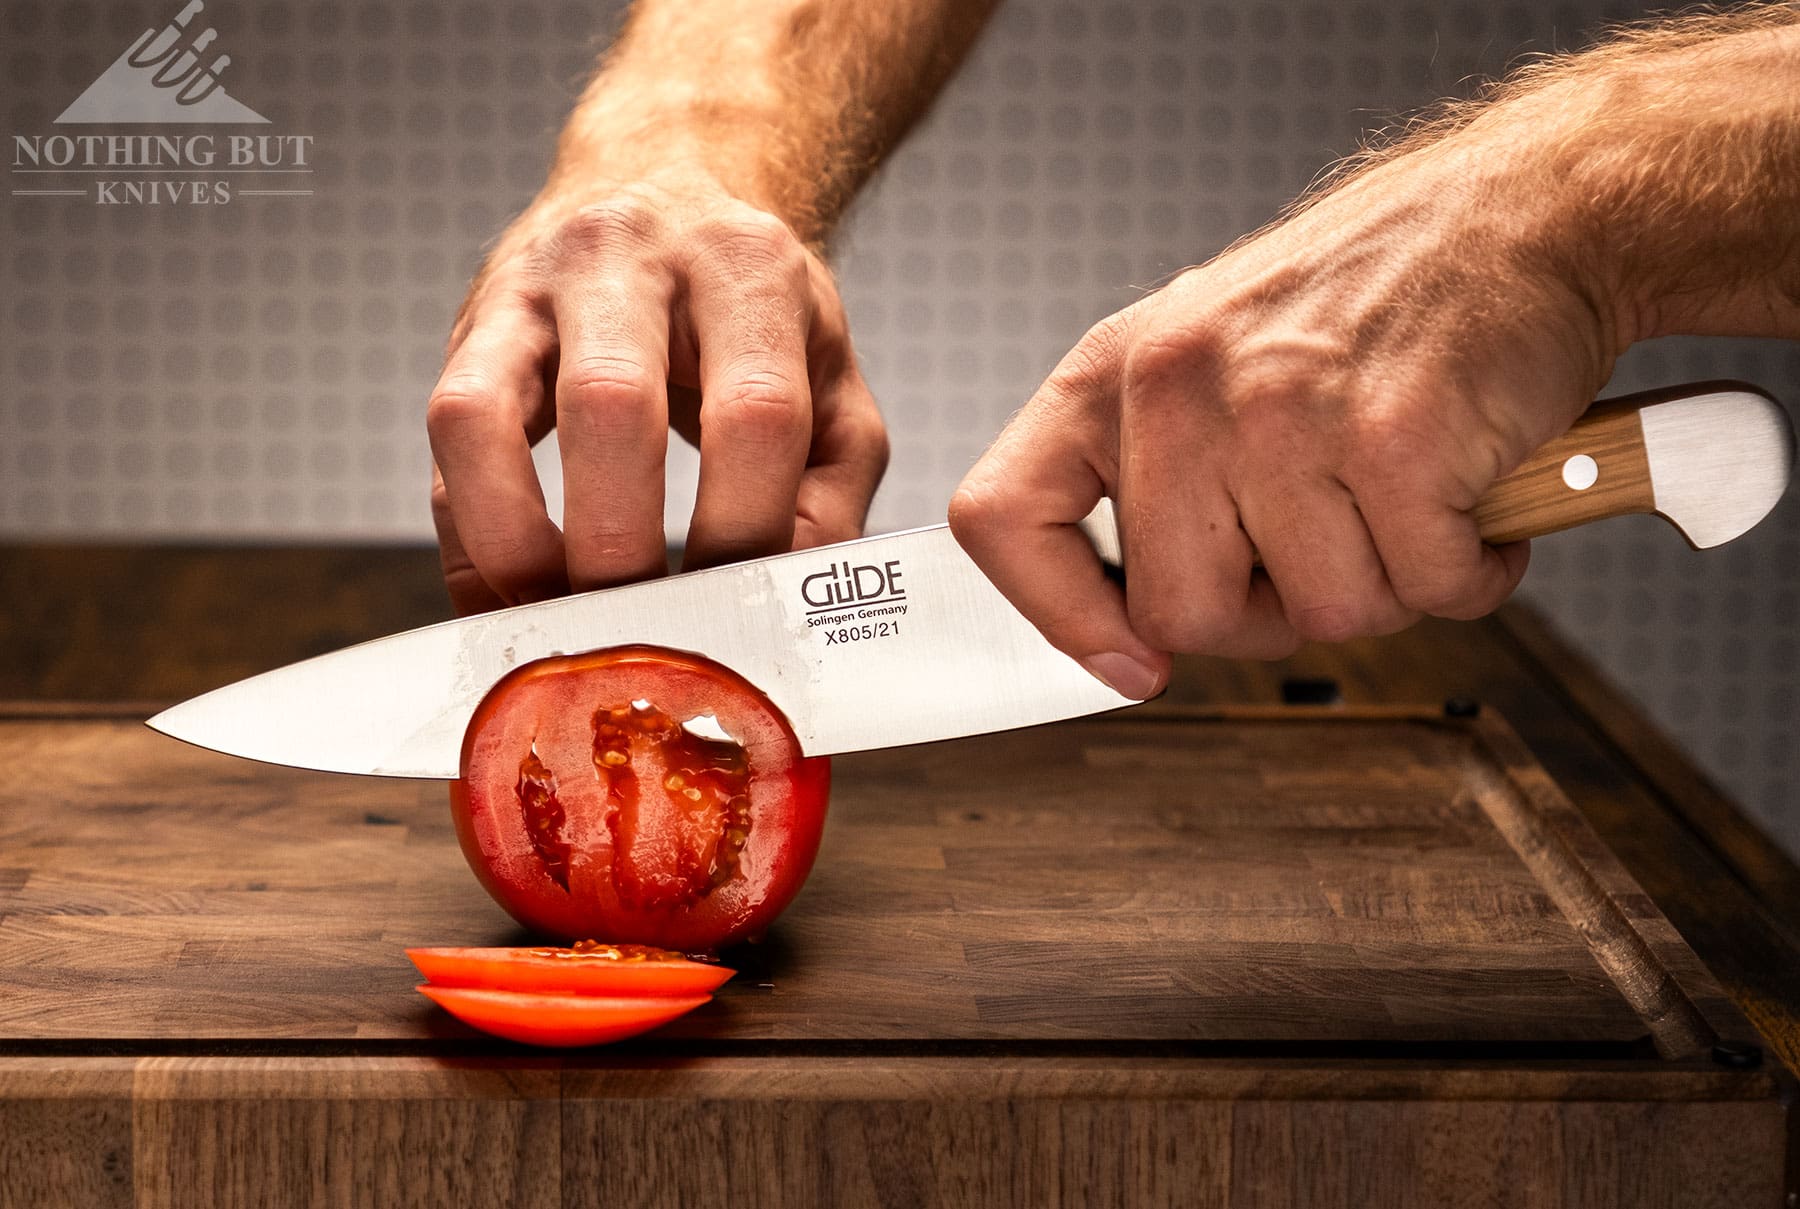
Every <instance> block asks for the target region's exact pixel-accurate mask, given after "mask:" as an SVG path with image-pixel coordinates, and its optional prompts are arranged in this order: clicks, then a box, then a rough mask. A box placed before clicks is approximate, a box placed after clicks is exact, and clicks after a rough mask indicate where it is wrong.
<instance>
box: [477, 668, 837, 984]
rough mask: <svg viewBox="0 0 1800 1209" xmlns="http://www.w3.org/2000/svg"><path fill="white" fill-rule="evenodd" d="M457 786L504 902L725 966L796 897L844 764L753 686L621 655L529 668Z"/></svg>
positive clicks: (481, 723) (481, 731) (499, 704)
mask: <svg viewBox="0 0 1800 1209" xmlns="http://www.w3.org/2000/svg"><path fill="white" fill-rule="evenodd" d="M461 771H462V775H461V777H460V779H459V780H458V781H456V782H455V783H454V784H453V785H452V786H451V804H452V811H453V815H454V817H455V821H456V827H457V835H458V837H459V839H460V840H461V842H462V846H463V852H464V854H465V855H466V856H467V857H468V859H469V862H470V864H471V866H472V867H473V868H474V870H475V873H476V875H477V876H478V877H479V878H480V879H481V882H482V884H483V885H484V886H486V887H487V889H488V891H489V893H490V894H492V895H493V896H494V898H495V900H496V901H498V902H499V903H500V905H501V906H503V907H505V908H506V909H507V910H508V911H509V912H511V913H512V915H513V916H514V918H516V919H518V920H519V921H520V922H521V923H523V924H525V925H526V926H527V927H529V928H532V929H533V930H535V931H538V932H541V933H546V934H548V935H551V936H556V937H561V938H573V937H578V936H605V937H607V938H609V939H610V940H615V941H620V942H626V943H636V944H646V945H657V946H662V947H665V948H671V949H680V950H684V951H688V952H707V951H714V950H716V949H718V948H719V947H721V946H723V945H727V944H731V943H733V942H734V941H737V940H741V939H743V938H745V937H747V936H753V935H756V934H758V933H760V932H762V931H763V930H764V929H766V928H767V927H768V925H769V923H770V922H771V921H772V920H773V919H774V918H775V916H776V915H777V914H779V912H780V911H781V910H782V909H783V908H784V907H786V906H787V904H788V902H789V901H790V900H792V898H793V896H794V895H795V894H796V893H798V892H799V889H800V886H801V883H802V882H804V881H805V878H806V874H807V873H808V872H809V871H810V869H811V867H812V862H813V858H814V856H815V855H816V854H817V851H818V844H819V838H820V834H821V832H822V830H823V828H824V818H825V805H826V798H827V795H828V792H829V787H830V763H829V761H827V760H825V759H822V758H821V759H807V758H805V756H804V755H803V753H802V752H801V750H800V744H799V740H798V739H797V738H796V737H795V735H794V732H793V728H792V727H791V726H790V725H789V724H788V722H787V719H786V718H785V717H783V716H782V714H781V711H780V710H779V709H777V708H776V707H775V706H774V704H773V703H772V702H770V701H769V700H768V698H767V697H765V696H764V695H763V694H762V693H760V692H759V691H757V690H756V688H755V687H753V686H752V685H750V684H749V683H748V682H747V681H745V680H744V679H743V678H742V677H740V676H738V675H736V674H735V673H733V672H731V671H730V670H729V669H727V668H725V667H722V666H721V665H719V664H717V663H713V662H712V661H710V660H707V659H705V658H703V657H701V656H698V655H690V654H686V653H683V652H677V651H669V650H664V649H661V648H654V647H642V646H635V647H619V648H614V649H612V650H606V651H596V652H592V653H589V654H583V655H572V656H557V657H554V658H550V659H542V660H538V661H536V662H534V663H530V664H527V665H525V666H523V667H520V668H517V669H515V670H514V671H513V672H511V673H510V674H508V675H507V676H506V677H505V678H504V679H502V680H501V681H500V682H499V683H498V684H496V685H495V686H494V687H493V688H492V689H491V690H489V692H488V695H487V696H486V697H485V698H484V699H483V700H482V702H481V704H480V705H479V706H478V707H477V708H476V710H475V713H474V716H473V717H472V718H471V719H470V723H469V729H468V732H467V734H466V735H465V737H464V741H463V757H462V770H461Z"/></svg>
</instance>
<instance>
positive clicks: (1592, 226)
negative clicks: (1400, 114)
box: [1549, 5, 1800, 338]
mask: <svg viewBox="0 0 1800 1209" xmlns="http://www.w3.org/2000/svg"><path fill="white" fill-rule="evenodd" d="M1760 15H1762V16H1764V17H1765V18H1766V19H1768V20H1771V21H1772V20H1781V21H1783V24H1780V25H1768V26H1760V25H1759V26H1757V27H1753V28H1749V29H1742V30H1738V31H1735V32H1724V33H1720V34H1717V35H1714V36H1710V37H1704V36H1703V37H1699V38H1696V39H1694V40H1692V41H1687V40H1686V39H1684V38H1682V37H1681V36H1680V33H1679V29H1680V27H1673V28H1672V29H1671V31H1670V37H1669V38H1668V41H1669V43H1670V44H1669V45H1667V46H1666V47H1665V46H1660V45H1659V44H1658V40H1657V39H1654V38H1652V39H1648V40H1646V41H1645V42H1644V43H1643V44H1642V46H1641V47H1640V48H1636V53H1631V54H1624V55H1621V56H1620V57H1619V58H1618V59H1617V60H1616V61H1615V62H1612V63H1608V64H1605V65H1604V66H1603V68H1602V69H1601V70H1600V71H1599V72H1598V73H1597V79H1598V82H1599V84H1600V90H1599V97H1600V99H1599V100H1598V101H1597V103H1596V104H1595V107H1594V109H1595V112H1594V114H1593V116H1592V118H1591V119H1589V120H1588V122H1587V128H1589V129H1591V130H1592V131H1593V132H1594V136H1593V138H1592V139H1591V141H1590V142H1589V144H1588V145H1586V146H1583V145H1582V144H1583V140H1582V139H1580V138H1579V137H1577V138H1572V139H1570V140H1569V141H1568V142H1567V143H1566V144H1564V145H1563V146H1561V147H1559V148H1556V149H1555V154H1554V155H1553V156H1552V159H1551V163H1550V168H1549V170H1550V171H1551V172H1552V173H1554V174H1555V175H1557V176H1561V177H1564V178H1566V180H1567V182H1568V187H1569V194H1570V197H1571V201H1572V203H1573V213H1574V216H1575V217H1574V221H1575V222H1576V223H1577V224H1579V225H1582V226H1583V227H1584V229H1585V234H1586V236H1587V238H1588V239H1590V240H1591V241H1592V243H1593V245H1594V246H1595V248H1596V249H1598V250H1599V254H1600V255H1601V256H1602V257H1604V266H1603V271H1604V272H1605V275H1606V276H1607V277H1608V278H1610V285H1611V288H1612V290H1613V292H1614V295H1615V297H1616V298H1617V299H1618V300H1619V303H1620V305H1621V307H1622V308H1623V311H1624V317H1623V320H1622V325H1621V326H1622V330H1623V331H1624V332H1625V333H1626V334H1628V335H1633V336H1636V337H1638V338H1647V337H1651V336H1662V335H1673V334H1682V333H1686V334H1699V335H1746V336H1749V335H1757V336H1789V337H1795V336H1800V7H1795V6H1789V5H1782V6H1778V7H1776V8H1771V9H1767V10H1763V13H1762V14H1760ZM1739 19H1740V20H1742V18H1739ZM1697 28H1704V27H1697Z"/></svg>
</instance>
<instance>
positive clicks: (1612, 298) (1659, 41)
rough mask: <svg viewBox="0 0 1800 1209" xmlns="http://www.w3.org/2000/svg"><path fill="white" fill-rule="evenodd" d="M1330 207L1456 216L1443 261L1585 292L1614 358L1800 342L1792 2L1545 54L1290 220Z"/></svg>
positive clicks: (1388, 148)
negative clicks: (1762, 338)
mask: <svg viewBox="0 0 1800 1209" xmlns="http://www.w3.org/2000/svg"><path fill="white" fill-rule="evenodd" d="M1326 198H1332V199H1333V201H1334V204H1336V205H1337V206H1338V210H1334V213H1336V212H1339V211H1341V208H1342V203H1346V202H1347V203H1349V204H1350V205H1351V206H1352V207H1353V208H1355V207H1368V206H1372V207H1375V208H1376V209H1377V210H1379V209H1380V208H1381V207H1384V206H1385V207H1387V208H1389V209H1393V210H1396V211H1397V220H1396V222H1395V223H1394V226H1395V227H1396V229H1397V230H1400V229H1402V228H1404V227H1405V225H1406V224H1407V223H1410V222H1411V221H1412V213H1411V211H1412V210H1425V211H1429V212H1440V211H1447V212H1449V213H1451V214H1453V215H1454V216H1455V217H1454V220H1453V222H1452V226H1453V228H1454V229H1455V231H1456V234H1455V236H1454V238H1450V239H1448V240H1446V241H1445V242H1444V246H1443V247H1442V249H1441V253H1442V255H1444V256H1446V257H1450V258H1453V259H1464V260H1467V261H1469V262H1470V263H1492V262H1496V261H1497V260H1498V261H1504V262H1506V263H1508V264H1509V265H1512V266H1513V267H1516V268H1517V269H1518V270H1520V271H1522V272H1523V273H1525V274H1526V275H1528V276H1535V277H1536V278H1538V279H1540V280H1543V281H1545V282H1550V281H1554V282H1557V283H1558V284H1559V288H1561V289H1564V290H1567V291H1570V292H1572V293H1573V294H1575V295H1577V296H1579V297H1581V299H1582V300H1583V301H1584V302H1585V304H1586V305H1587V306H1589V307H1591V309H1592V311H1593V313H1594V317H1595V318H1596V319H1597V320H1598V329H1599V331H1600V333H1601V346H1600V347H1598V348H1596V349H1595V350H1594V351H1595V352H1596V353H1597V354H1599V355H1600V356H1602V357H1604V358H1606V359H1608V361H1610V358H1611V357H1612V356H1616V355H1617V354H1618V353H1619V352H1621V351H1623V349H1624V348H1625V347H1627V346H1628V345H1630V344H1632V343H1633V342H1635V341H1637V340H1641V339H1647V338H1650V337H1653V336H1661V335H1671V334H1676V333H1689V334H1730V335H1771V336H1800V219H1797V218H1796V215H1800V6H1796V5H1788V4H1781V5H1767V6H1762V7H1759V8H1753V9H1744V10H1738V11H1736V12H1733V13H1729V14H1725V15H1711V16H1704V17H1699V18H1692V19H1684V20H1681V21H1677V22H1670V23H1662V24H1655V25H1647V26H1642V27H1637V28H1634V29H1632V30H1629V31H1627V32H1626V33H1624V34H1623V35H1620V36H1617V37H1614V38H1612V39H1610V40H1607V41H1605V42H1602V43H1601V44H1600V45H1599V46H1597V47H1596V48H1594V49H1592V50H1588V51H1584V52H1581V53H1579V54H1572V55H1564V56H1559V57H1557V58H1553V59H1547V60H1543V61H1541V62H1539V63H1536V64H1534V65H1532V66H1531V67H1528V68H1526V69H1525V70H1523V71H1520V72H1517V73H1515V74H1514V75H1512V76H1510V77H1508V78H1507V79H1505V80H1503V81H1501V82H1500V83H1498V84H1496V85H1494V86H1492V87H1490V88H1489V89H1487V90H1485V91H1484V93H1483V94H1482V95H1481V96H1479V97H1477V98H1475V99H1474V100H1470V101H1459V102H1452V103H1449V104H1447V105H1446V106H1444V107H1443V108H1442V109H1441V110H1439V111H1438V112H1437V113H1435V114H1433V115H1429V116H1427V117H1426V118H1424V119H1421V120H1419V121H1416V122H1414V123H1413V124H1411V125H1410V126H1408V127H1407V128H1406V129H1404V130H1403V131H1402V132H1401V133H1400V134H1399V135H1398V136H1397V137H1394V138H1391V139H1389V140H1388V141H1386V142H1384V143H1382V144H1381V145H1379V146H1377V147H1375V148H1372V149H1371V150H1369V151H1367V152H1365V153H1364V154H1362V155H1360V156H1357V157H1355V158H1353V159H1351V160H1349V161H1346V162H1345V163H1344V164H1343V165H1340V168H1339V170H1338V171H1337V172H1336V173H1335V174H1334V175H1333V177H1332V178H1331V179H1330V180H1329V181H1328V183H1327V185H1326V187H1325V188H1323V189H1321V190H1319V191H1318V192H1316V193H1315V194H1314V195H1312V196H1310V197H1308V198H1307V199H1305V200H1304V202H1303V203H1302V205H1301V206H1300V207H1299V211H1300V212H1301V213H1304V212H1305V211H1307V210H1310V209H1313V208H1316V207H1318V206H1319V204H1320V203H1321V202H1322V201H1324V200H1325V199H1326ZM1397 198H1398V199H1401V200H1404V199H1411V202H1410V207H1409V206H1403V205H1401V204H1400V203H1399V202H1398V201H1397V200H1396V199H1397Z"/></svg>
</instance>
